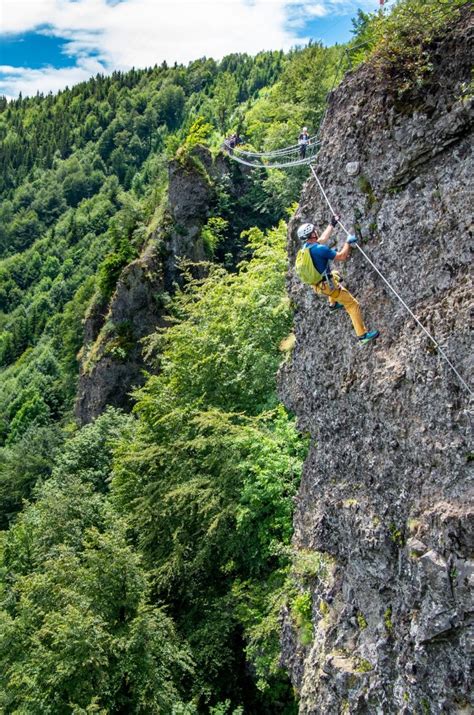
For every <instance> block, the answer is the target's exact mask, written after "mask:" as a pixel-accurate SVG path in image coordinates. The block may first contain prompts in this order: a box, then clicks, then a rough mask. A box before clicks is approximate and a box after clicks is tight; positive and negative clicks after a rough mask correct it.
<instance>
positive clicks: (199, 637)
mask: <svg viewBox="0 0 474 715" xmlns="http://www.w3.org/2000/svg"><path fill="white" fill-rule="evenodd" d="M462 4H465V3H463V2H461V0H456V1H455V2H450V3H444V2H442V1H441V0H427V1H426V2H422V0H403V1H402V2H399V3H398V4H396V5H395V7H394V9H393V10H392V11H391V12H388V13H385V14H384V13H381V12H380V13H379V12H377V13H373V14H366V13H364V12H362V11H359V14H358V16H357V18H355V19H354V37H353V40H352V41H351V42H350V43H348V44H347V45H344V46H334V47H324V46H322V45H321V44H318V43H315V44H310V45H309V46H307V47H304V48H296V49H294V50H293V51H291V52H289V53H287V54H284V53H283V52H280V51H274V52H262V53H260V54H258V55H256V56H255V57H250V56H247V55H243V54H234V55H229V56H227V57H225V58H224V59H223V60H221V61H220V62H215V61H214V60H212V59H207V58H202V59H199V60H196V61H194V62H192V63H190V64H189V65H188V66H181V65H175V66H173V67H170V66H167V65H166V64H165V63H163V64H162V65H160V66H155V67H153V68H149V69H143V70H132V71H130V72H127V73H120V72H116V73H113V74H112V75H111V76H107V77H105V76H97V77H95V78H92V79H90V80H89V81H88V82H85V83H83V84H79V85H77V86H75V87H73V88H71V89H66V90H64V91H62V92H59V93H58V94H57V95H54V96H53V95H48V96H41V95H38V96H36V97H29V98H22V97H19V98H18V99H16V100H14V101H10V102H7V101H6V100H5V99H3V100H2V101H1V102H0V167H1V168H0V197H1V202H0V370H1V372H0V374H1V381H0V528H1V529H2V531H1V532H0V537H1V538H0V619H1V627H0V664H1V668H0V709H1V710H2V712H6V713H38V714H39V713H41V714H44V713H94V712H97V713H132V712H136V713H173V714H174V715H192V714H193V713H213V714H214V715H226V714H227V713H229V714H230V713H234V715H238V714H239V713H269V714H270V713H286V714H289V713H294V712H296V711H297V703H296V700H295V697H294V695H293V692H292V689H291V686H290V684H289V680H288V678H287V675H286V674H285V673H284V672H283V671H282V669H281V668H280V664H279V647H280V646H279V638H280V635H279V630H280V623H279V614H280V612H281V609H282V608H289V609H290V611H291V613H292V615H293V618H294V621H295V623H296V624H297V628H298V632H299V634H300V639H301V643H302V644H303V645H304V644H305V643H306V642H308V640H310V639H311V622H310V619H309V616H308V613H309V611H310V609H311V604H310V603H309V602H308V598H307V596H306V595H305V592H304V591H303V590H302V589H301V588H300V584H301V583H302V582H304V580H305V579H308V578H311V577H312V576H314V574H317V573H318V572H320V571H321V570H324V569H325V568H327V566H328V565H327V564H326V563H324V562H323V561H321V560H320V559H318V558H316V557H315V556H314V555H312V554H310V553H304V552H301V551H300V552H299V553H298V555H295V554H294V553H292V548H291V536H292V510H293V497H294V495H295V493H296V490H297V487H298V482H299V476H300V473H301V466H302V463H303V460H304V458H305V455H306V449H307V440H306V437H305V435H301V434H299V433H298V431H297V430H296V427H295V424H294V419H293V417H292V415H290V414H288V413H287V412H286V410H285V409H284V408H283V406H282V405H281V404H280V403H279V400H278V397H277V394H276V384H275V375H276V372H277V369H278V366H279V364H280V363H281V362H282V360H284V359H285V356H284V351H283V352H282V350H281V349H280V345H281V344H283V346H284V344H285V341H284V338H285V337H286V336H287V335H288V334H289V333H290V332H291V325H292V306H291V303H290V301H289V299H288V297H287V295H286V291H285V274H286V270H287V257H286V250H285V242H286V220H287V219H288V217H289V215H291V212H292V210H294V203H295V202H296V201H297V200H298V196H299V192H300V190H301V186H302V183H303V181H304V180H305V178H306V172H305V170H304V169H301V168H298V169H295V170H294V171H293V173H284V172H282V171H279V170H271V171H267V172H266V171H262V172H254V173H248V174H247V175H246V184H245V187H246V190H245V192H243V193H240V195H239V194H235V193H232V192H231V189H230V188H229V186H228V185H227V184H226V183H225V182H217V181H215V182H214V185H213V191H214V195H215V201H214V203H213V206H212V209H211V211H210V215H209V216H208V221H207V223H206V225H205V226H204V227H203V228H202V231H201V235H200V238H201V240H203V241H204V244H205V246H206V251H207V258H208V260H207V261H206V263H205V265H204V264H203V266H201V267H200V270H199V271H197V272H196V271H194V270H193V266H186V265H183V266H181V267H180V280H179V281H178V282H177V283H175V284H174V285H173V286H171V287H169V289H167V290H166V291H164V292H163V294H162V295H160V296H159V300H160V305H162V306H164V307H165V309H166V326H165V327H163V328H161V329H159V330H158V331H157V332H156V333H154V334H153V335H151V336H150V337H149V339H147V341H145V343H144V345H143V350H144V351H145V353H146V356H147V357H146V360H147V369H148V373H147V376H146V379H145V382H144V383H143V384H142V385H141V386H140V387H139V389H137V390H136V391H135V393H134V397H133V400H134V408H133V411H132V412H130V411H128V410H123V409H119V408H113V407H109V408H107V409H106V410H105V411H104V412H103V413H102V414H101V415H100V416H99V417H98V418H97V419H96V420H94V421H93V422H91V423H90V424H85V425H82V426H81V425H79V424H78V423H77V421H76V420H75V418H74V411H73V407H74V401H75V398H76V392H77V381H78V374H79V362H78V361H79V357H78V356H79V355H80V353H81V349H83V343H84V320H85V318H86V316H87V314H89V313H90V311H91V310H92V309H93V307H94V305H99V304H107V303H108V301H110V300H111V298H112V296H113V295H114V292H115V290H116V286H117V282H118V281H119V278H120V275H121V274H122V271H123V269H124V268H125V267H126V266H127V265H128V264H130V262H131V261H133V260H134V259H136V258H137V257H138V256H140V255H141V254H142V253H143V252H144V251H145V249H146V248H147V246H149V245H150V244H151V243H153V242H154V241H156V235H157V233H156V232H157V230H158V229H159V227H160V226H161V227H162V226H163V225H164V223H165V222H166V220H167V201H168V176H169V173H168V167H169V163H170V162H177V163H178V164H181V165H185V164H186V161H189V160H190V159H191V161H194V169H197V170H198V171H199V170H200V169H201V167H200V166H199V161H198V160H197V159H196V158H194V159H193V151H194V149H195V147H197V146H205V147H207V148H208V150H209V151H210V152H211V154H212V155H213V157H214V158H215V159H216V158H217V157H219V156H221V153H222V149H221V147H222V142H223V139H224V138H225V136H227V135H228V134H229V133H230V132H234V131H236V132H238V133H239V134H240V135H241V136H242V137H243V140H244V141H245V143H246V144H247V145H248V146H250V147H253V148H255V149H256V150H262V149H274V148H278V147H282V146H286V145H289V144H293V143H295V140H296V138H297V136H298V133H299V131H300V129H301V127H302V125H303V124H304V125H306V126H308V127H310V131H311V133H316V132H317V129H318V126H319V124H320V122H321V119H322V117H323V115H324V112H325V107H326V98H327V94H328V92H330V91H331V90H332V89H333V88H334V87H335V86H336V84H337V83H338V81H340V79H341V78H342V76H343V74H344V72H345V71H347V70H349V69H350V68H351V67H354V66H356V65H357V64H359V63H361V62H372V63H373V66H374V71H376V72H390V67H391V62H392V61H393V58H394V57H397V58H400V56H402V57H403V58H404V64H403V66H404V75H403V77H398V78H397V81H398V86H399V91H400V94H401V95H402V94H403V91H404V88H406V87H408V86H410V85H411V84H412V83H420V82H423V78H424V77H425V76H426V75H427V74H429V72H430V67H429V61H428V59H427V58H426V57H425V59H423V57H424V55H423V53H420V47H422V46H424V45H425V44H426V43H428V42H429V40H430V38H431V37H432V36H433V35H434V34H435V33H436V32H439V31H440V30H442V28H443V26H444V24H445V23H448V22H450V21H451V20H452V17H453V16H454V14H455V13H456V11H457V8H458V7H460V6H461V5H462ZM408 38H409V39H408ZM420 57H421V60H420ZM233 170H234V169H233V168H232V167H231V171H233ZM114 349H115V357H117V356H118V358H117V359H120V356H121V354H122V352H123V353H125V352H126V350H127V345H126V340H125V339H123V340H122V341H120V340H118V341H116V345H115V348H114ZM121 351H122V352H121Z"/></svg>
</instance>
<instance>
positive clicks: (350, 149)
mask: <svg viewBox="0 0 474 715" xmlns="http://www.w3.org/2000/svg"><path fill="white" fill-rule="evenodd" d="M472 46H473V45H472V19H471V17H470V16H469V15H468V13H465V14H464V15H463V17H462V19H461V21H459V22H458V23H457V24H456V26H455V27H453V28H451V29H450V30H449V31H448V32H447V33H446V34H445V35H444V37H443V38H440V39H439V40H438V41H436V42H433V44H432V46H431V47H430V48H429V51H430V59H431V62H432V63H433V69H432V72H431V74H430V76H429V78H428V79H426V80H425V82H424V84H423V86H422V87H418V88H415V89H413V90H410V91H408V92H407V91H405V92H404V93H400V92H397V86H396V80H395V79H393V78H392V77H389V76H384V75H381V74H378V73H376V72H375V71H374V70H373V68H372V67H371V66H370V65H363V66H361V67H359V68H358V69H357V70H355V71H354V72H352V73H351V74H349V75H348V76H347V77H346V78H345V80H344V81H343V83H342V84H341V86H340V87H339V88H338V89H337V90H336V91H335V92H334V93H333V95H332V96H331V98H330V104H329V109H328V112H327V115H326V119H325V121H324V124H323V127H322V133H321V139H322V148H321V152H320V154H319V158H318V162H317V166H316V168H317V171H318V174H319V177H320V179H321V182H322V184H323V186H324V187H325V189H326V191H327V194H328V196H329V198H330V200H331V201H332V202H333V204H334V206H335V207H337V211H339V212H340V213H341V215H342V219H343V221H344V223H345V224H346V225H348V226H352V227H354V229H355V230H356V232H357V234H358V236H359V237H360V241H361V246H362V247H363V249H364V250H365V251H366V252H367V254H368V255H369V256H370V257H371V259H372V260H373V261H374V263H375V264H376V266H378V268H379V269H380V270H381V271H382V272H383V274H384V275H385V276H386V277H387V279H388V280H389V281H390V282H391V283H393V285H394V286H395V287H396V288H397V289H399V292H400V294H401V295H402V297H403V298H404V300H405V301H406V302H407V303H408V305H409V306H410V307H411V309H412V310H413V311H414V313H415V314H416V315H417V316H418V317H419V319H420V320H421V321H422V323H423V324H424V325H425V326H426V327H427V328H428V330H429V331H430V332H431V333H432V334H433V335H434V337H435V338H436V340H437V341H438V342H439V344H440V345H442V346H443V348H444V349H445V350H446V352H447V354H448V355H449V357H450V358H451V360H452V361H453V362H454V363H455V365H456V367H457V369H458V370H459V372H460V374H461V375H462V376H463V377H464V379H465V380H467V381H468V382H469V383H470V384H471V386H472V367H473V359H472V344H471V341H470V311H471V310H472V295H473V293H472V273H471V272H470V267H471V258H472V256H471V253H472V220H471V219H472V215H471V210H472V199H473V194H472V177H473V162H472V107H473V98H472V85H471V90H470V94H469V86H470V81H471V79H470V72H471V66H472V56H471V53H472ZM328 219H329V211H328V209H327V206H326V204H325V203H324V201H323V199H322V197H321V194H320V192H319V190H318V187H317V186H316V183H315V181H314V179H309V180H308V181H307V183H306V185H305V187H304V191H303V194H302V197H301V203H300V206H299V208H298V211H297V213H296V215H295V217H294V219H293V221H292V223H291V224H290V228H289V244H288V248H289V254H290V259H291V261H293V260H294V256H295V254H296V251H297V238H296V228H297V226H298V224H299V223H300V222H302V221H307V220H310V221H313V222H315V223H316V224H318V225H320V226H325V225H326V224H327V222H328ZM336 240H338V242H339V245H342V241H343V240H344V236H343V235H342V232H339V233H336ZM342 272H343V274H344V276H345V279H346V281H347V287H348V288H349V290H351V291H352V292H353V293H354V295H355V296H356V297H357V298H358V300H359V301H360V303H361V306H362V310H363V314H364V317H365V319H366V322H367V323H368V325H369V327H371V328H373V327H376V328H378V329H379V330H380V332H381V336H380V338H379V339H378V341H377V343H376V344H373V345H370V346H365V347H360V346H359V345H358V344H357V341H356V339H355V336H354V333H353V331H352V327H351V323H350V320H349V318H348V316H347V314H346V313H345V311H336V314H333V313H331V312H330V311H329V310H328V307H327V303H326V301H325V299H323V298H321V297H318V296H316V295H314V294H313V293H312V291H311V289H310V288H309V287H308V286H304V285H302V284H300V283H299V282H298V281H297V279H296V278H295V276H294V273H293V272H292V271H291V272H290V274H289V281H288V290H289V294H290V296H291V298H292V299H293V301H294V303H295V307H296V313H295V335H296V344H295V347H294V350H293V353H292V354H291V356H290V357H289V359H288V361H287V362H286V363H285V365H284V366H283V367H282V369H281V371H280V376H279V385H280V387H279V389H280V394H281V397H282V399H283V401H284V403H285V404H286V405H287V406H288V407H289V408H290V409H291V410H293V411H294V413H295V414H296V415H297V418H298V423H299V427H300V429H301V430H303V431H307V432H308V433H310V435H311V438H312V439H311V448H310V451H309V454H308V457H307V460H306V463H305V467H304V472H303V476H302V482H301V487H300V490H299V493H298V496H297V499H296V509H295V519H294V526H295V536H294V545H295V550H296V552H297V553H299V554H302V555H304V556H305V558H306V559H310V563H313V566H312V568H309V569H307V572H306V573H305V572H304V569H303V570H301V569H300V570H299V571H298V574H299V575H298V578H299V585H300V588H301V590H302V591H305V592H307V593H309V594H310V596H311V603H312V614H311V621H312V637H311V641H310V642H308V639H307V638H306V639H302V638H301V637H300V633H299V632H298V629H297V628H296V626H295V624H294V618H293V617H292V615H291V612H289V611H288V612H287V613H286V614H285V616H284V623H283V631H282V647H283V664H284V666H285V667H286V668H287V670H288V671H289V673H290V675H291V678H292V681H293V683H294V685H295V687H296V688H297V690H298V692H299V696H300V701H299V702H300V705H299V711H300V713H302V714H303V713H304V714H307V715H309V714H312V715H317V714H318V715H333V714H334V715H336V714H338V713H367V714H373V713H380V714H383V715H388V714H389V713H404V714H406V715H408V714H415V713H418V714H419V715H423V714H425V713H431V714H432V715H436V714H439V713H457V714H458V715H460V714H461V713H466V714H467V713H470V712H473V706H474V703H473V701H472V691H471V681H470V676H471V672H470V665H471V661H470V658H472V649H473V636H474V599H473V591H472V588H473V585H474V583H473V581H474V560H473V559H474V553H473V548H474V539H473V535H474V529H473V527H474V506H473V501H472V497H473V490H472V468H471V469H470V467H472V459H473V447H472V432H471V425H470V419H469V418H470V414H471V413H470V411H469V407H470V406H471V407H472V403H470V399H469V393H468V392H467V391H466V390H465V389H464V388H463V387H462V385H461V384H460V383H459V381H458V379H457V378H456V376H455V374H454V373H453V372H452V371H451V370H450V368H449V367H448V366H447V364H446V363H445V362H444V361H443V360H442V359H441V357H440V355H439V354H438V353H437V350H436V349H435V348H434V346H433V345H432V344H431V343H430V341H429V340H428V338H427V337H426V336H425V335H424V334H423V332H422V331H421V330H420V329H419V327H418V326H417V325H416V323H415V322H414V321H413V319H411V318H410V316H409V315H407V313H406V311H405V309H404V308H403V307H402V305H401V304H400V303H399V302H398V301H397V300H396V299H395V298H394V297H393V295H391V294H389V292H387V290H386V288H385V286H384V284H383V282H382V280H381V279H380V278H379V277H378V276H377V274H376V273H375V272H374V271H373V270H372V268H371V267H370V266H369V265H368V264H367V263H366V262H365V260H364V258H363V256H362V255H361V254H360V253H359V252H358V251H357V250H356V249H355V250H353V252H352V256H351V258H350V260H349V261H348V262H347V263H346V264H344V265H343V270H342ZM311 558H313V561H312V562H311ZM306 633H307V630H306Z"/></svg>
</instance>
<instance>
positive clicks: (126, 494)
mask: <svg viewBox="0 0 474 715" xmlns="http://www.w3.org/2000/svg"><path fill="white" fill-rule="evenodd" d="M249 239H250V242H249V248H250V249H251V251H252V258H251V259H250V260H248V261H245V262H243V263H241V265H240V267H239V271H238V273H234V274H228V273H226V272H225V271H223V270H222V269H218V268H214V269H211V271H210V274H209V276H208V277H207V278H206V279H205V280H191V281H190V283H189V284H188V285H187V287H186V288H185V290H184V291H183V292H180V293H178V294H177V296H176V298H175V301H174V316H175V318H174V320H175V322H174V324H172V325H170V327H169V328H167V329H166V331H162V332H161V333H159V334H158V335H157V336H156V338H155V339H154V340H153V341H151V345H150V349H151V350H152V352H153V351H156V350H157V351H158V354H159V361H160V362H159V364H160V371H159V374H158V375H157V376H153V377H150V378H149V380H148V382H147V384H146V386H145V387H144V388H143V389H142V390H141V391H140V392H139V394H138V402H137V406H136V412H137V415H138V417H139V427H138V430H137V433H136V436H135V437H134V438H133V439H132V441H130V440H127V441H126V442H123V443H122V445H121V447H120V449H119V451H118V453H117V460H116V464H115V469H114V476H113V481H112V486H113V489H112V497H113V500H114V503H115V504H116V506H117V507H118V508H119V509H120V510H121V511H122V512H123V513H124V514H127V515H128V519H129V522H130V525H131V526H132V527H133V529H134V533H135V538H136V539H137V541H138V543H139V544H140V547H141V549H142V551H143V553H144V556H145V559H146V561H145V563H146V564H147V565H148V566H149V568H150V569H153V574H154V584H155V588H156V589H157V591H158V593H160V594H161V595H162V597H163V598H165V600H166V601H167V602H168V603H170V604H171V605H172V613H173V616H174V618H175V620H176V622H177V625H178V628H179V631H180V632H181V633H182V634H183V635H184V636H185V637H186V639H187V640H188V642H189V643H190V644H191V646H192V649H193V655H194V658H195V660H196V662H197V665H198V668H197V672H198V674H199V675H198V677H197V679H196V682H195V692H196V694H197V695H199V696H200V697H201V698H203V697H205V693H206V692H207V691H208V690H209V689H210V690H211V692H212V693H213V694H215V695H216V696H219V695H220V696H221V697H225V696H226V694H230V693H233V694H234V697H235V696H236V695H235V694H236V693H238V692H239V689H240V688H242V678H243V677H244V676H243V673H242V671H241V665H239V661H238V659H237V653H236V652H235V650H234V645H233V644H234V643H235V640H236V638H237V634H238V633H239V631H241V630H242V629H243V632H244V637H245V639H246V642H247V648H246V652H247V657H248V658H249V659H250V660H251V661H252V662H253V664H254V667H255V668H256V669H257V673H258V678H259V686H260V687H261V688H262V689H265V688H269V690H268V692H269V693H270V692H271V689H272V688H270V683H273V685H272V687H275V688H276V690H275V692H277V691H278V688H280V689H281V688H282V687H283V684H282V683H283V681H282V680H281V673H280V671H279V668H278V666H277V650H278V635H277V616H276V604H277V603H278V598H280V597H278V598H275V593H274V590H275V589H276V590H277V591H280V590H281V588H280V586H278V584H280V585H282V583H283V582H284V580H285V579H284V575H283V571H282V570H281V569H283V570H284V568H285V564H287V561H288V558H287V556H286V555H285V554H284V553H283V552H282V551H281V546H282V545H285V544H286V545H288V544H289V541H290V538H291V531H292V529H291V512H292V502H291V498H292V496H293V495H294V493H295V490H296V486H297V481H298V477H299V472H300V468H301V460H302V457H303V453H304V445H303V444H302V443H301V440H300V439H299V438H298V436H297V434H296V432H295V430H294V427H293V423H292V420H290V419H289V417H288V415H286V413H285V412H284V410H283V409H282V408H281V407H277V400H276V395H275V384H274V378H273V375H274V372H275V370H276V367H277V365H278V362H279V359H280V358H279V353H278V344H279V342H280V340H281V337H282V336H283V335H284V334H285V333H286V332H287V330H288V327H289V324H290V320H291V315H290V310H289V306H288V303H287V300H286V298H285V292H284V270H285V263H286V261H285V252H284V240H285V227H284V225H281V226H280V227H279V228H278V229H276V230H273V231H270V232H268V233H267V234H266V235H264V234H263V233H262V232H261V231H258V230H253V231H251V232H249ZM216 375H217V376H218V379H217V380H216ZM270 408H271V409H270ZM278 684H279V685H278ZM277 685H278V687H277ZM285 687H286V686H285ZM246 697H248V694H247V696H246Z"/></svg>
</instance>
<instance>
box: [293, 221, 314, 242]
mask: <svg viewBox="0 0 474 715" xmlns="http://www.w3.org/2000/svg"><path fill="white" fill-rule="evenodd" d="M313 231H314V224H312V223H302V224H301V226H299V228H298V230H297V232H296V235H297V236H298V238H299V239H300V241H304V240H305V239H307V238H309V237H310V236H311V234H312V233H313Z"/></svg>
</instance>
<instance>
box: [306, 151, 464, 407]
mask: <svg viewBox="0 0 474 715" xmlns="http://www.w3.org/2000/svg"><path fill="white" fill-rule="evenodd" d="M310 169H311V171H312V173H313V176H314V178H315V180H316V183H317V185H318V187H319V190H320V191H321V193H322V195H323V197H324V199H325V201H326V203H327V205H328V206H329V209H330V211H331V213H332V214H333V216H337V214H336V212H335V211H334V209H333V207H332V206H331V202H330V201H329V199H328V197H327V195H326V192H325V191H324V188H323V186H322V184H321V182H320V180H319V178H318V175H317V174H316V172H315V170H314V167H313V166H312V165H310ZM338 224H339V226H340V227H341V228H342V230H343V231H344V233H345V234H346V235H347V236H350V235H351V234H350V233H349V231H348V230H347V228H346V227H345V226H344V224H343V223H341V221H339V220H338ZM353 245H355V246H357V248H358V249H359V251H360V252H361V253H362V255H363V256H364V258H365V260H366V261H367V262H368V263H369V264H370V265H371V266H372V268H373V269H374V271H376V273H377V274H378V275H379V276H380V278H381V279H382V280H383V282H384V283H385V285H386V286H388V288H390V290H391V291H392V293H393V294H394V295H395V296H396V297H397V298H398V300H399V301H400V303H401V304H402V305H403V307H404V308H405V310H407V311H408V313H409V314H410V315H411V317H412V318H413V320H414V321H415V322H416V323H417V324H418V325H419V326H420V328H421V329H422V330H423V332H424V333H425V334H426V335H427V336H428V338H429V339H430V340H431V342H432V343H433V345H434V346H435V347H436V349H437V350H438V352H439V354H440V355H441V357H442V358H443V359H444V360H445V361H446V362H447V364H448V365H449V367H450V368H451V370H452V371H453V372H454V373H455V375H456V376H457V378H458V380H459V382H460V383H461V384H462V385H463V386H464V387H465V388H466V390H467V391H468V392H469V394H470V396H471V397H472V396H473V395H474V392H473V391H472V390H471V388H470V387H469V385H468V384H467V382H466V381H465V380H464V378H463V377H462V376H461V375H460V374H459V372H458V371H457V369H456V368H455V366H454V365H453V363H452V362H451V360H450V359H449V357H448V356H447V355H446V353H445V351H444V350H443V348H442V347H441V346H440V344H439V343H438V341H437V340H435V338H434V337H433V336H432V335H431V333H430V332H429V331H428V330H427V329H426V328H425V326H424V325H423V324H422V323H421V321H420V320H419V319H418V318H417V317H416V315H415V314H414V312H413V311H412V309H411V308H410V307H409V306H408V305H407V304H406V303H405V301H404V300H403V298H402V297H401V296H400V295H399V294H398V293H397V291H396V290H395V288H394V287H393V286H392V285H391V283H389V282H388V280H387V279H386V278H385V276H384V275H383V274H382V273H381V272H380V271H379V269H378V268H377V266H376V265H375V264H374V263H373V262H372V261H371V259H370V258H369V256H368V255H367V254H366V252H365V251H364V250H363V249H362V248H361V247H360V246H359V244H358V243H356V244H353Z"/></svg>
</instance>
